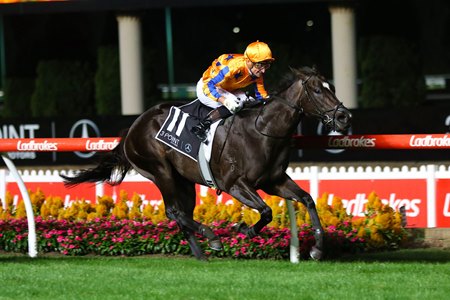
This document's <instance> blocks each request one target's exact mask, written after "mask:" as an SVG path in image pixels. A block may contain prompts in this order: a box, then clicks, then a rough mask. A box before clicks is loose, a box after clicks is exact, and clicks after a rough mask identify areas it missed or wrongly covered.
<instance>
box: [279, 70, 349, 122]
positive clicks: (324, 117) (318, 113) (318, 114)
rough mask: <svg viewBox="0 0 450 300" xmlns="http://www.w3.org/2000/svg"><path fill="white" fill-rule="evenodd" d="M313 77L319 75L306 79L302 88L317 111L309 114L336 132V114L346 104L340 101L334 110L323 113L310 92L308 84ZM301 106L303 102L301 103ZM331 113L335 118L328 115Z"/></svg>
mask: <svg viewBox="0 0 450 300" xmlns="http://www.w3.org/2000/svg"><path fill="white" fill-rule="evenodd" d="M312 76H317V75H316V74H314V75H309V77H308V78H306V80H304V81H302V86H303V90H304V91H305V94H306V98H308V101H309V102H310V103H312V105H313V106H314V108H315V111H316V112H315V113H314V112H313V113H309V114H310V115H312V116H316V117H318V118H319V119H320V120H321V121H322V123H323V125H325V127H328V128H331V129H332V130H334V131H336V114H337V112H338V111H339V109H340V108H343V107H344V104H343V103H342V102H340V101H339V103H338V104H336V105H335V106H334V107H333V108H332V109H329V110H325V111H322V110H321V109H320V107H319V105H318V104H317V100H316V99H315V98H314V97H312V96H311V94H310V93H309V91H308V85H307V83H308V80H309V79H311V77H312ZM300 99H302V98H300ZM300 101H301V100H300ZM286 102H287V101H286ZM300 104H301V102H300ZM330 112H332V116H333V117H330V116H329V115H328V113H330Z"/></svg>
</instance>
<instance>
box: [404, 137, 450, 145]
mask: <svg viewBox="0 0 450 300" xmlns="http://www.w3.org/2000/svg"><path fill="white" fill-rule="evenodd" d="M409 145H410V146H411V147H448V146H450V138H449V137H448V135H444V136H443V137H433V136H432V135H431V134H430V135H427V136H425V137H421V138H419V137H416V136H415V135H412V136H411V139H410V140H409Z"/></svg>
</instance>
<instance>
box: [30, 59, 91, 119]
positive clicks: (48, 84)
mask: <svg viewBox="0 0 450 300" xmlns="http://www.w3.org/2000/svg"><path fill="white" fill-rule="evenodd" d="M93 87H94V86H93V72H92V71H91V69H90V67H89V65H88V64H87V63H84V62H79V61H74V62H72V61H58V60H49V61H41V62H40V63H39V64H38V67H37V79H36V87H35V91H34V93H33V96H32V98H31V112H32V115H33V116H34V117H55V116H82V115H90V114H92V113H93V112H94V106H93Z"/></svg>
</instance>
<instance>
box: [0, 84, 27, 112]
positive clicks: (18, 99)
mask: <svg viewBox="0 0 450 300" xmlns="http://www.w3.org/2000/svg"><path fill="white" fill-rule="evenodd" d="M33 91H34V79H30V78H7V79H6V80H5V89H4V93H5V94H4V107H3V111H2V116H3V117H6V118H15V117H25V118H26V117H30V116H31V110H30V101H31V95H32V94H33Z"/></svg>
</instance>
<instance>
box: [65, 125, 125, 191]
mask: <svg viewBox="0 0 450 300" xmlns="http://www.w3.org/2000/svg"><path fill="white" fill-rule="evenodd" d="M127 133H128V129H126V130H124V131H123V132H122V134H121V136H120V137H121V139H120V142H119V144H118V145H117V146H116V147H115V148H114V149H113V150H111V151H109V152H104V153H101V154H100V159H99V162H98V164H97V166H96V167H93V168H90V169H85V170H81V171H79V172H78V173H77V174H75V176H73V177H69V176H66V175H62V174H60V176H61V177H62V178H63V182H64V185H65V186H67V187H72V186H75V185H78V184H80V183H84V182H91V183H95V182H107V183H108V184H110V185H118V184H120V183H121V182H122V181H123V179H124V178H125V175H126V174H127V172H128V171H129V170H130V169H131V164H130V162H129V161H128V159H127V158H126V156H125V152H124V143H125V137H126V135H127Z"/></svg>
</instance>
